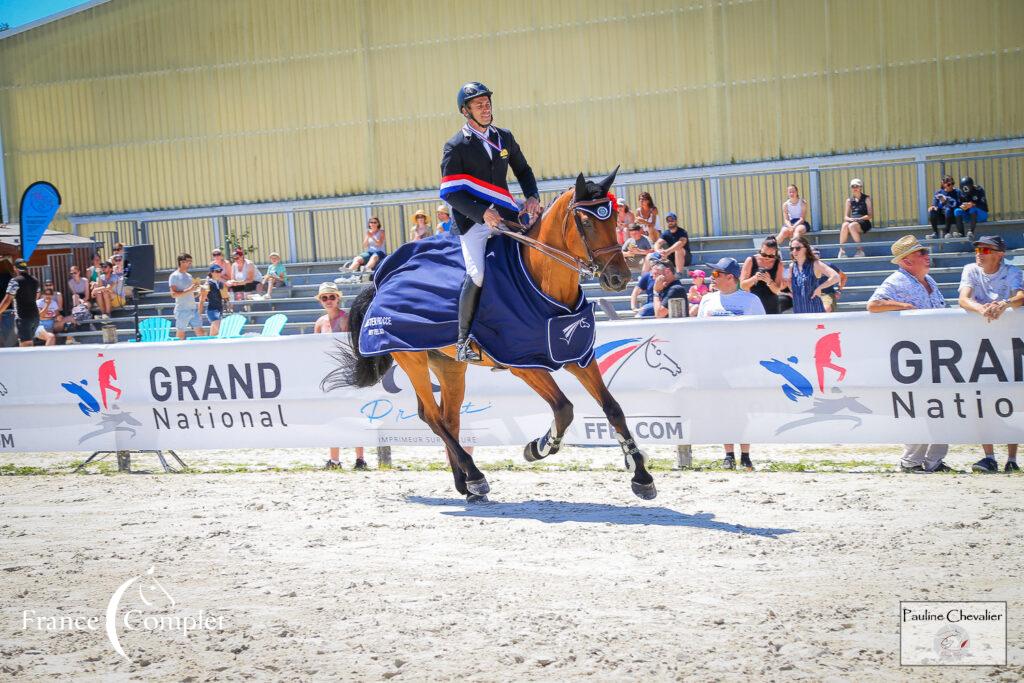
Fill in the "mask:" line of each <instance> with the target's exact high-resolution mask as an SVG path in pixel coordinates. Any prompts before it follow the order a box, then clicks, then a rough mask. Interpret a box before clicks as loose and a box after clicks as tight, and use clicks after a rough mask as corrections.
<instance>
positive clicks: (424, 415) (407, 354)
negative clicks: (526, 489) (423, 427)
mask: <svg viewBox="0 0 1024 683" xmlns="http://www.w3.org/2000/svg"><path fill="white" fill-rule="evenodd" d="M393 355H394V358H395V362H396V363H398V365H399V366H400V367H401V368H402V370H404V371H405V374H406V375H408V376H409V381H410V382H411V383H412V387H413V389H414V390H415V391H416V398H417V399H419V411H420V419H421V420H423V421H424V422H425V423H427V426H428V427H430V429H431V430H432V431H433V432H434V433H435V434H437V435H438V436H439V437H440V438H441V441H443V442H444V445H445V446H446V447H447V448H448V449H449V450H450V451H451V452H452V453H454V454H455V461H456V462H455V464H456V465H458V467H459V469H461V470H462V472H463V474H464V475H465V477H466V489H467V490H468V492H469V493H472V494H475V495H478V496H483V495H486V494H487V492H488V491H490V490H491V487H490V486H489V485H488V483H487V478H486V477H484V473H483V472H481V471H480V470H479V469H478V468H477V466H476V463H474V462H473V458H472V456H470V454H469V453H467V452H466V451H465V449H463V448H462V446H460V445H459V440H458V439H457V438H455V437H454V436H452V433H451V432H450V431H448V428H447V427H446V426H445V424H444V418H443V417H442V415H441V409H440V407H439V406H438V405H437V401H435V400H434V392H433V387H432V386H431V384H430V370H429V368H428V365H427V354H426V353H425V352H422V351H401V352H396V353H394V354H393ZM451 376H452V373H445V372H442V373H441V374H440V375H439V376H438V380H440V382H441V395H442V396H443V395H444V392H445V385H446V384H447V382H448V378H449V377H451ZM454 379H455V381H458V380H459V379H460V377H458V376H456V377H454Z"/></svg>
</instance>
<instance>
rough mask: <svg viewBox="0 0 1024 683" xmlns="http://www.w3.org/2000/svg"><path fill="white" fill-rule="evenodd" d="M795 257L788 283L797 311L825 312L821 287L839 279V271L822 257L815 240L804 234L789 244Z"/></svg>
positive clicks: (794, 310)
mask: <svg viewBox="0 0 1024 683" xmlns="http://www.w3.org/2000/svg"><path fill="white" fill-rule="evenodd" d="M789 253H790V257H791V259H792V261H791V262H790V266H789V273H788V274H787V277H786V280H785V284H786V285H787V286H788V287H789V291H790V292H792V293H793V312H794V313H824V312H825V304H824V302H823V301H822V300H821V291H822V290H823V289H824V288H826V287H834V286H835V285H837V284H838V283H839V273H837V272H836V271H835V270H833V268H832V266H830V265H828V264H827V263H825V262H824V261H819V260H818V259H817V258H815V256H814V252H813V251H812V250H811V243H810V242H808V241H807V238H806V237H804V236H803V235H801V236H800V237H794V238H793V241H792V242H790V244H789Z"/></svg>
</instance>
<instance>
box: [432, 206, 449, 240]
mask: <svg viewBox="0 0 1024 683" xmlns="http://www.w3.org/2000/svg"><path fill="white" fill-rule="evenodd" d="M434 213H435V215H436V216H437V234H438V235H440V234H441V233H445V232H451V231H452V212H451V210H450V209H449V208H448V205H447V204H438V205H437V210H436V211H435V212H434Z"/></svg>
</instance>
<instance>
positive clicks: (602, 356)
mask: <svg viewBox="0 0 1024 683" xmlns="http://www.w3.org/2000/svg"><path fill="white" fill-rule="evenodd" d="M665 343H666V340H664V339H657V338H655V336H654V335H651V336H650V337H647V338H646V339H641V338H640V337H631V338H628V339H616V340H615V341H610V342H605V343H604V344H601V345H600V346H598V347H596V348H595V349H594V358H595V359H597V367H598V369H599V370H600V371H601V376H602V377H604V383H605V386H607V387H611V385H612V382H613V381H614V380H615V378H616V377H617V376H618V374H619V370H621V369H622V368H624V367H626V366H627V365H629V364H630V362H631V361H632V360H633V359H634V358H638V359H642V360H643V361H644V363H645V365H646V367H648V368H651V369H653V370H659V371H665V372H667V373H668V375H669V377H677V376H679V373H681V372H682V371H683V369H682V368H681V367H680V365H679V363H677V362H676V360H675V359H674V358H673V357H672V356H670V355H668V353H667V352H666V351H665V350H664V349H663V348H662V347H661V345H662V344H665ZM634 365H635V363H634ZM659 376H661V375H660V373H659Z"/></svg>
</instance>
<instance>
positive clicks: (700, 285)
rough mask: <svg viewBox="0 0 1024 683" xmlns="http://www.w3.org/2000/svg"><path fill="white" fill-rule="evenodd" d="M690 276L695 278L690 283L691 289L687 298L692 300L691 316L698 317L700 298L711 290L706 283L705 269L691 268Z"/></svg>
mask: <svg viewBox="0 0 1024 683" xmlns="http://www.w3.org/2000/svg"><path fill="white" fill-rule="evenodd" d="M690 277H691V278H693V284H691V285H690V291H688V292H687V293H686V300H687V301H689V302H690V317H696V316H697V310H698V309H699V307H700V300H701V299H703V298H704V295H705V294H707V293H708V292H710V291H711V290H710V289H708V286H707V285H706V284H704V278H706V277H707V273H705V272H704V271H703V270H691V271H690Z"/></svg>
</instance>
